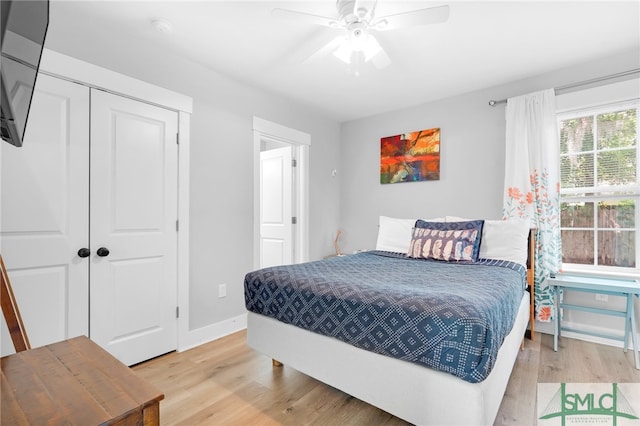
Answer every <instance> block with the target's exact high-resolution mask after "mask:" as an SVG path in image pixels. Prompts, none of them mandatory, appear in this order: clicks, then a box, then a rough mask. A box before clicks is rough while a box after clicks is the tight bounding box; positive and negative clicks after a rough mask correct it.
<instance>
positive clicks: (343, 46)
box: [333, 37, 353, 64]
mask: <svg viewBox="0 0 640 426" xmlns="http://www.w3.org/2000/svg"><path fill="white" fill-rule="evenodd" d="M352 53H353V48H352V46H351V43H350V42H349V39H348V38H347V37H345V39H344V41H343V42H342V43H340V46H338V48H337V49H336V50H334V51H333V56H335V57H336V58H338V59H340V60H341V61H342V62H344V63H345V64H350V63H351V54H352Z"/></svg>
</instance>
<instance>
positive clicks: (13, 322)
mask: <svg viewBox="0 0 640 426" xmlns="http://www.w3.org/2000/svg"><path fill="white" fill-rule="evenodd" d="M0 305H1V306H2V314H3V315H4V319H5V321H6V323H7V328H8V329H9V334H10V335H11V341H12V342H13V347H14V348H15V349H16V352H22V351H26V350H27V349H31V344H30V343H29V338H28V337H27V332H26V331H25V329H24V324H23V323H22V317H21V316H20V310H19V309H18V302H17V301H16V298H15V296H14V295H13V289H12V288H11V281H9V275H7V268H6V267H5V266H4V260H2V255H0Z"/></svg>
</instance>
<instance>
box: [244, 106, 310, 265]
mask: <svg viewBox="0 0 640 426" xmlns="http://www.w3.org/2000/svg"><path fill="white" fill-rule="evenodd" d="M262 140H271V141H278V142H281V143H285V144H287V145H291V147H292V148H293V158H295V159H296V162H297V164H296V167H295V168H294V175H295V177H294V181H295V182H296V185H295V189H294V191H295V196H294V198H295V200H294V201H295V207H294V211H295V212H296V217H297V223H296V232H295V233H294V234H295V237H294V241H293V243H294V247H295V248H294V258H293V261H294V263H302V262H306V261H308V260H309V147H310V146H311V135H309V134H308V133H304V132H301V131H299V130H296V129H292V128H289V127H286V126H283V125H281V124H278V123H274V122H271V121H268V120H265V119H262V118H259V117H253V265H254V268H255V269H258V268H259V267H260V145H261V141H262Z"/></svg>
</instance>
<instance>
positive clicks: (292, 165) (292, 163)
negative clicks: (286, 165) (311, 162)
mask: <svg viewBox="0 0 640 426" xmlns="http://www.w3.org/2000/svg"><path fill="white" fill-rule="evenodd" d="M291 167H298V162H297V161H296V159H295V158H292V159H291Z"/></svg>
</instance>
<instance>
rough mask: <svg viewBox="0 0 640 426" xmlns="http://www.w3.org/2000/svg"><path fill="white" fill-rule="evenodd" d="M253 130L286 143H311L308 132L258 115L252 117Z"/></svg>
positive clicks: (307, 144)
mask: <svg viewBox="0 0 640 426" xmlns="http://www.w3.org/2000/svg"><path fill="white" fill-rule="evenodd" d="M253 130H254V131H258V132H260V133H262V135H263V136H268V137H271V138H273V139H276V140H279V141H282V142H285V143H288V144H291V143H295V144H296V145H306V146H309V145H311V135H309V134H308V133H304V132H301V131H299V130H296V129H291V128H289V127H286V126H283V125H281V124H278V123H273V122H271V121H268V120H264V119H262V118H259V117H253Z"/></svg>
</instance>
